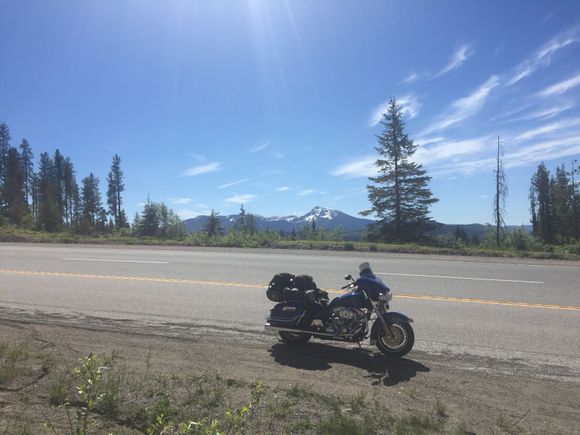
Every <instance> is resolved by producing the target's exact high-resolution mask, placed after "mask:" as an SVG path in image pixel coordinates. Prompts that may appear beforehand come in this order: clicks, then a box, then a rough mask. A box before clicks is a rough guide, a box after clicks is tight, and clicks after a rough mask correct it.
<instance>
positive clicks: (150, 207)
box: [139, 200, 159, 237]
mask: <svg viewBox="0 0 580 435" xmlns="http://www.w3.org/2000/svg"><path fill="white" fill-rule="evenodd" d="M158 231H159V216H158V213H157V210H155V204H154V203H152V202H151V201H150V200H147V204H145V207H144V208H143V215H142V217H141V221H140V223H139V236H141V237H155V236H156V235H157V232H158Z"/></svg>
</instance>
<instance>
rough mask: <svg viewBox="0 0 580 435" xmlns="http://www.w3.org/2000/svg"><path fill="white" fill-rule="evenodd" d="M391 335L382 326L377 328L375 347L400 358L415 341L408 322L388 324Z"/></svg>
mask: <svg viewBox="0 0 580 435" xmlns="http://www.w3.org/2000/svg"><path fill="white" fill-rule="evenodd" d="M389 328H390V330H391V333H392V334H391V335H389V333H388V332H387V331H385V329H384V328H383V327H382V325H381V327H380V328H379V336H378V337H377V347H378V348H379V350H380V351H381V352H382V353H384V354H385V355H388V356H393V357H397V358H400V357H402V356H405V355H407V354H408V353H409V352H410V351H411V349H412V348H413V344H414V343H415V333H414V332H413V328H412V327H411V325H410V324H409V323H406V322H404V323H403V322H401V323H393V324H391V325H389Z"/></svg>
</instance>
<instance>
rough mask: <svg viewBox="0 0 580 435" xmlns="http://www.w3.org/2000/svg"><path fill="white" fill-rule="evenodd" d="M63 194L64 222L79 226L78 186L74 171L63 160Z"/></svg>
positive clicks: (71, 165) (71, 166)
mask: <svg viewBox="0 0 580 435" xmlns="http://www.w3.org/2000/svg"><path fill="white" fill-rule="evenodd" d="M63 188H64V190H63V192H64V211H65V214H64V221H65V223H66V224H67V225H69V226H73V227H74V226H77V225H79V218H80V216H79V213H80V210H79V208H80V205H79V204H80V195H79V186H78V184H77V180H76V171H75V169H74V166H73V164H72V162H71V160H70V158H68V157H67V158H66V159H65V160H64V168H63Z"/></svg>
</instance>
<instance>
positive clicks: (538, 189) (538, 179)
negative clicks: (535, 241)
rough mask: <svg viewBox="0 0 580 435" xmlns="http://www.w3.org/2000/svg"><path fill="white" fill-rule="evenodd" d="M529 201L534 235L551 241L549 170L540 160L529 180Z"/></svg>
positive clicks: (551, 217) (545, 240)
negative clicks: (531, 208) (531, 209)
mask: <svg viewBox="0 0 580 435" xmlns="http://www.w3.org/2000/svg"><path fill="white" fill-rule="evenodd" d="M530 198H531V200H530V202H531V205H532V206H533V207H534V210H533V212H532V217H533V218H534V219H533V220H532V223H533V221H534V220H535V227H534V229H533V232H534V235H535V236H536V237H539V238H540V239H541V240H543V241H544V242H546V243H552V242H553V240H554V234H553V214H552V209H553V204H552V188H551V184H550V172H549V171H548V170H547V169H546V166H545V165H544V162H542V163H541V164H540V165H539V166H538V169H537V171H536V173H535V174H534V175H533V176H532V179H531V182H530Z"/></svg>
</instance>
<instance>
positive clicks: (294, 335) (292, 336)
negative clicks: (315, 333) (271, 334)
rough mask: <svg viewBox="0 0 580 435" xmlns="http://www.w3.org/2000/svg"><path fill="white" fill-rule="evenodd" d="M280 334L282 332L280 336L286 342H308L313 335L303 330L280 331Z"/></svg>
mask: <svg viewBox="0 0 580 435" xmlns="http://www.w3.org/2000/svg"><path fill="white" fill-rule="evenodd" d="M278 334H280V338H282V340H283V341H284V343H288V344H302V343H306V342H307V341H308V340H310V337H312V335H310V334H303V333H301V332H285V331H278Z"/></svg>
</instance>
